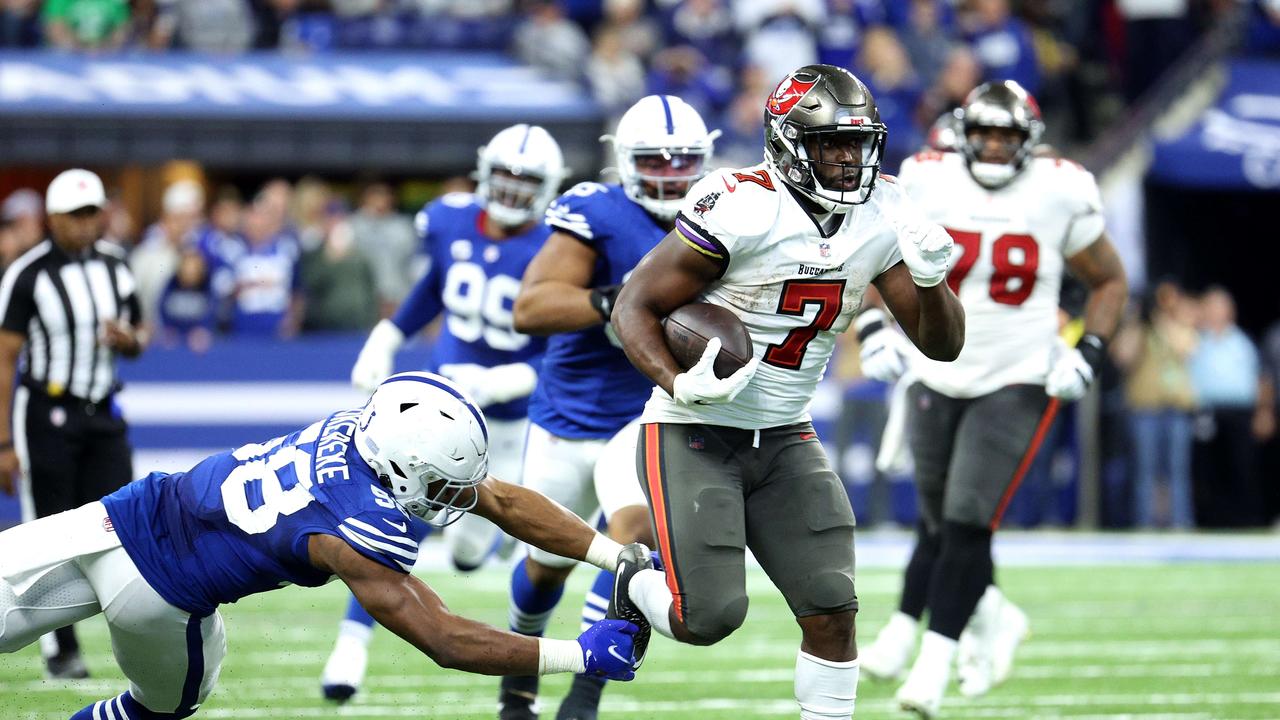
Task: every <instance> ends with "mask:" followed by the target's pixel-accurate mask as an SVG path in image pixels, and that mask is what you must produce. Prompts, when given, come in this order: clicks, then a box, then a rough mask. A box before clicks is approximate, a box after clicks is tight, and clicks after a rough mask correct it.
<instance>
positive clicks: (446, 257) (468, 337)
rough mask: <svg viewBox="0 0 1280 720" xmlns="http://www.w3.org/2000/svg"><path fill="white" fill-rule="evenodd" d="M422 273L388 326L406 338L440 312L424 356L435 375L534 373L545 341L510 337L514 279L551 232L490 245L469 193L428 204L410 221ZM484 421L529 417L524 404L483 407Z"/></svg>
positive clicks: (541, 229) (539, 227) (541, 228)
mask: <svg viewBox="0 0 1280 720" xmlns="http://www.w3.org/2000/svg"><path fill="white" fill-rule="evenodd" d="M414 226H415V227H416V229H417V232H418V238H419V240H421V241H422V250H423V252H424V253H426V255H427V259H428V263H429V264H428V266H427V272H426V274H425V275H424V276H423V277H422V278H421V279H420V280H419V281H418V283H417V284H416V285H415V286H414V288H413V290H412V291H411V292H410V294H409V297H408V298H406V299H405V301H404V303H403V304H402V305H401V306H400V309H399V310H397V311H396V314H395V316H394V317H393V318H392V322H394V323H395V324H396V326H397V327H399V328H400V330H401V331H402V332H404V334H405V335H406V336H411V335H413V334H414V333H416V332H418V331H419V330H421V329H422V328H423V327H425V326H426V325H427V323H429V322H431V320H432V319H434V318H435V316H436V315H438V314H440V312H441V310H443V311H444V313H445V319H444V324H443V327H442V328H441V330H440V335H439V337H438V338H437V339H436V342H435V345H434V347H433V348H432V352H431V366H430V367H428V368H427V369H428V370H430V371H432V372H435V371H437V369H438V368H439V367H440V366H441V365H446V364H450V363H458V364H476V365H481V366H484V367H493V366H496V365H505V364H508V363H517V362H524V363H529V364H531V365H533V367H534V369H535V370H536V369H537V368H538V362H539V360H540V358H541V356H542V353H543V351H544V350H545V349H546V344H547V343H546V339H545V338H539V337H530V336H529V335H524V334H521V333H518V332H516V331H515V328H514V326H513V321H512V309H513V307H514V306H515V300H516V295H518V294H519V293H520V278H522V277H523V276H524V270H525V268H526V267H528V266H529V263H530V262H531V261H532V260H533V256H534V255H536V254H537V253H538V250H539V249H540V248H541V247H542V244H543V243H544V242H546V239H547V237H548V236H549V235H550V234H551V231H550V229H549V228H547V227H546V226H545V225H543V224H542V223H537V222H535V223H533V224H532V225H530V227H529V229H528V230H526V231H525V232H523V233H521V234H519V235H515V236H512V237H509V238H506V239H504V240H494V239H493V238H490V237H489V236H488V235H486V234H485V232H484V208H483V207H482V206H481V204H480V201H479V199H478V198H477V197H476V196H475V195H470V194H467V193H449V194H447V195H444V196H442V197H440V198H437V199H436V200H434V201H432V202H431V203H428V204H427V206H426V207H424V208H422V210H420V211H419V212H418V215H417V217H415V218H414ZM484 413H485V415H486V416H487V417H490V418H493V419H496V420H516V419H520V418H523V417H525V416H526V415H527V414H528V398H517V399H515V400H512V401H511V402H507V403H502V404H500V405H490V406H488V407H486V408H485V409H484Z"/></svg>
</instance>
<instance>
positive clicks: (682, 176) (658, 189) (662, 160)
mask: <svg viewBox="0 0 1280 720" xmlns="http://www.w3.org/2000/svg"><path fill="white" fill-rule="evenodd" d="M716 134H718V133H712V134H711V136H712V138H714V136H715V135H716ZM710 154H711V148H710V147H709V143H708V147H681V148H676V147H655V148H645V147H636V148H628V147H622V146H620V147H618V148H617V161H618V168H617V171H618V178H619V180H620V181H621V183H622V186H623V187H624V188H625V189H626V191H627V196H628V197H630V198H631V199H632V200H635V201H636V202H637V203H639V204H640V206H641V207H643V208H644V209H645V210H646V211H648V212H649V214H651V215H653V216H654V217H657V218H660V219H663V220H674V219H675V217H676V212H677V210H678V209H679V207H680V203H681V201H683V200H684V196H685V195H686V194H687V193H688V192H689V188H691V187H693V184H694V183H696V182H698V181H699V180H701V179H702V178H703V176H705V175H706V174H707V169H706V165H707V157H708V156H709V155H710Z"/></svg>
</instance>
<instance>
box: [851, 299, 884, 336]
mask: <svg viewBox="0 0 1280 720" xmlns="http://www.w3.org/2000/svg"><path fill="white" fill-rule="evenodd" d="M888 319H889V316H887V315H885V314H884V311H883V310H881V309H880V308H877V307H873V308H868V309H866V310H863V311H862V312H860V313H858V316H857V317H856V318H854V319H853V327H854V329H855V330H857V331H858V342H860V343H861V342H865V341H866V339H867V338H868V337H870V336H871V335H872V333H875V332H877V331H880V330H883V329H884V326H885V323H886V322H887V321H888Z"/></svg>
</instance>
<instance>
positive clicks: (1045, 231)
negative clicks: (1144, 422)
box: [898, 151, 1104, 398]
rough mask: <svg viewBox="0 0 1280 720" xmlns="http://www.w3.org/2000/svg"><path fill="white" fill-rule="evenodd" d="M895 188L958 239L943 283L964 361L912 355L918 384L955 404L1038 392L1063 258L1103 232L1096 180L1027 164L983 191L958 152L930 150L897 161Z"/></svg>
mask: <svg viewBox="0 0 1280 720" xmlns="http://www.w3.org/2000/svg"><path fill="white" fill-rule="evenodd" d="M898 181H899V182H900V183H901V184H902V186H903V188H904V189H905V190H906V191H907V193H908V194H909V195H910V196H911V198H912V200H914V201H915V204H916V206H917V207H918V208H919V209H920V210H921V211H922V212H923V213H924V214H925V215H926V217H927V218H928V219H929V220H931V221H933V222H936V223H938V224H939V225H942V226H943V227H945V228H946V229H947V232H949V233H951V236H952V238H954V239H955V247H956V254H957V256H958V257H957V258H956V260H955V261H954V264H953V265H952V268H951V272H950V274H949V275H948V276H947V283H948V284H949V285H950V286H951V289H952V290H953V291H954V292H955V293H956V295H957V296H958V297H959V298H960V303H961V304H962V305H964V310H965V342H964V349H963V350H962V351H961V352H960V357H959V358H957V359H956V360H955V361H954V362H949V363H944V362H937V361H933V360H929V359H928V358H925V357H924V356H922V355H918V356H917V357H916V359H915V360H914V361H913V364H912V368H913V370H915V372H916V374H917V375H918V376H919V378H920V380H921V381H922V382H923V383H924V384H925V385H927V386H929V387H930V388H932V389H934V390H936V391H938V392H941V393H943V394H945V395H948V396H950V397H956V398H971V397H978V396H980V395H986V394H988V393H991V392H994V391H996V390H999V389H1000V388H1002V387H1005V386H1008V385H1015V384H1024V383H1025V384H1035V385H1043V384H1044V380H1045V375H1046V374H1047V373H1048V371H1049V354H1050V352H1051V351H1052V349H1053V346H1054V343H1055V342H1056V338H1057V335H1058V293H1059V290H1060V288H1061V285H1062V273H1063V271H1064V270H1065V269H1066V258H1069V257H1071V256H1072V255H1075V254H1076V253H1078V252H1080V251H1081V250H1084V249H1085V248H1087V247H1088V246H1089V245H1091V244H1093V242H1094V241H1096V240H1097V239H1098V238H1099V237H1101V235H1102V232H1103V226H1104V221H1103V216H1102V200H1101V198H1100V197H1099V193H1098V186H1097V184H1096V183H1095V182H1094V179H1093V175H1092V174H1090V173H1089V172H1088V171H1087V170H1085V169H1084V168H1082V167H1080V166H1079V165H1077V164H1075V163H1073V162H1070V161H1067V160H1060V159H1056V158H1033V159H1031V160H1029V161H1028V162H1027V165H1026V167H1025V168H1024V169H1023V170H1022V172H1020V173H1018V175H1017V176H1015V177H1014V179H1013V181H1012V182H1010V183H1009V184H1008V185H1005V186H1004V187H1002V188H998V189H995V190H989V189H987V188H985V187H983V186H981V185H979V184H978V183H977V182H976V181H975V180H974V179H973V177H972V176H971V175H970V174H969V170H968V168H967V167H966V166H965V161H964V158H963V157H961V156H960V154H959V153H942V152H936V151H927V152H922V153H918V154H917V155H915V156H914V157H911V158H909V159H907V160H906V161H905V162H904V163H903V164H902V169H901V172H899V174H898Z"/></svg>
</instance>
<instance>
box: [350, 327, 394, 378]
mask: <svg viewBox="0 0 1280 720" xmlns="http://www.w3.org/2000/svg"><path fill="white" fill-rule="evenodd" d="M403 344H404V333H402V332H400V328H398V327H396V325H395V323H393V322H391V321H390V320H382V321H380V322H379V323H378V324H377V325H374V326H373V330H372V331H370V332H369V339H367V340H365V341H364V347H362V348H360V354H359V355H357V356H356V364H355V365H352V366H351V384H352V385H354V386H355V387H356V388H357V389H359V390H361V391H363V392H366V393H370V394H372V393H373V391H374V390H376V389H377V388H378V386H379V385H381V384H382V381H383V380H386V379H387V378H389V377H391V371H392V370H393V369H394V368H395V357H396V351H397V350H399V349H400V346H401V345H403Z"/></svg>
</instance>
